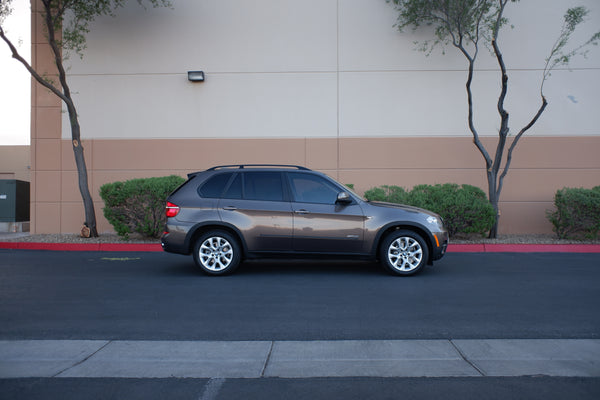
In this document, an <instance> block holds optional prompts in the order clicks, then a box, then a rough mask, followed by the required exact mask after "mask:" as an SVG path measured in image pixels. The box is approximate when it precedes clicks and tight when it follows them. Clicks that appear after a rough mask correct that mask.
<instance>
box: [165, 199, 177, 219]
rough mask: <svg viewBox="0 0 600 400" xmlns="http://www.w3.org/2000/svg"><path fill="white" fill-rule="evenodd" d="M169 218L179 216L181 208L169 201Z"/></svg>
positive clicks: (167, 212)
mask: <svg viewBox="0 0 600 400" xmlns="http://www.w3.org/2000/svg"><path fill="white" fill-rule="evenodd" d="M166 214H167V218H172V217H174V216H176V215H177V214H179V206H178V205H176V204H173V203H171V202H168V201H167V207H166Z"/></svg>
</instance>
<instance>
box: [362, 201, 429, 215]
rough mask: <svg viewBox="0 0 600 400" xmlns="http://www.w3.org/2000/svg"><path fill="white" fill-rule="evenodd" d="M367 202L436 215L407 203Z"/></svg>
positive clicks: (377, 205)
mask: <svg viewBox="0 0 600 400" xmlns="http://www.w3.org/2000/svg"><path fill="white" fill-rule="evenodd" d="M367 204H370V205H372V206H375V207H385V208H399V209H401V210H404V211H408V212H415V213H425V214H428V215H434V216H435V215H436V214H435V213H434V212H432V211H429V210H425V209H423V208H419V207H413V206H407V205H406V204H398V203H386V202H384V201H369V202H367Z"/></svg>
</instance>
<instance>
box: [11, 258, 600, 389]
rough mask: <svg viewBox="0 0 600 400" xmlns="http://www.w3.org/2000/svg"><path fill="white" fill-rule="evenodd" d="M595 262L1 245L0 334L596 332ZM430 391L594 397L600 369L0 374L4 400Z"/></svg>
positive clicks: (166, 336)
mask: <svg viewBox="0 0 600 400" xmlns="http://www.w3.org/2000/svg"><path fill="white" fill-rule="evenodd" d="M599 267H600V254H556V253H554V254H516V253H510V254H509V253H486V254H475V253H450V254H448V255H447V256H446V257H445V258H444V259H443V260H442V261H441V262H438V263H436V265H435V266H434V267H429V268H427V269H426V270H425V271H424V272H423V273H422V274H420V275H417V276H414V277H408V278H401V277H393V276H390V275H387V274H386V273H385V272H384V271H383V270H382V269H380V268H379V267H378V266H377V265H375V264H371V263H362V262H350V263H345V262H328V263H323V262H301V261H294V262H289V261H268V262H250V263H246V264H244V265H242V267H241V268H240V269H239V270H238V271H237V273H236V274H235V275H233V276H228V277H218V278H213V277H207V276H204V275H203V274H201V273H200V272H199V271H198V270H197V269H196V267H195V266H194V264H193V262H192V260H191V258H188V257H183V256H177V255H171V254H165V253H107V252H52V251H25V250H18V251H14V250H0V340H5V341H7V340H8V341H10V340H26V339H31V340H34V341H37V340H42V339H44V340H65V339H72V340H81V339H95V340H111V341H119V340H133V341H139V340H141V341H148V340H158V341H167V340H170V341H200V340H204V341H206V340H217V341H258V340H269V341H291V340H297V341H313V340H333V341H336V340H340V339H344V340H405V339H447V340H452V341H456V340H460V339H534V338H535V339H598V338H599V337H600V313H598V311H597V310H598V306H599V305H600V285H599V283H600V268H599ZM39 343H43V341H41V342H39ZM46 343H48V342H46ZM112 343H113V344H118V342H112ZM520 343H521V342H520ZM437 397H443V398H445V399H461V400H462V399H480V398H487V399H506V398H527V399H544V400H547V399H564V398H577V399H597V398H599V397H600V378H598V377H581V376H579V377H567V376H514V377H490V376H482V377H445V378H444V377H441V378H409V377H405V378H383V377H361V378H356V377H343V378H335V377H329V378H301V379H285V378H269V377H263V378H258V379H235V378H226V379H225V378H211V379H189V378H188V379H176V378H163V379H131V378H129V379H121V378H47V377H46V378H44V377H37V378H15V379H0V399H1V400H5V399H38V398H39V399H42V398H43V399H123V398H127V399H138V398H139V399H142V398H143V399H154V398H156V399H202V400H213V399H218V400H223V399H240V398H244V399H254V398H256V399H259V398H260V399H271V398H286V399H311V400H313V399H336V398H340V399H342V398H343V399H365V398H369V399H396V398H411V399H429V398H437Z"/></svg>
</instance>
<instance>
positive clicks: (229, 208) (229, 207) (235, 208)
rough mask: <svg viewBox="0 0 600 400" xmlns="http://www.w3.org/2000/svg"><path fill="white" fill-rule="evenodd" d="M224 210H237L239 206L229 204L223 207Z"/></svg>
mask: <svg viewBox="0 0 600 400" xmlns="http://www.w3.org/2000/svg"><path fill="white" fill-rule="evenodd" d="M223 210H226V211H235V210H237V207H234V206H227V207H223Z"/></svg>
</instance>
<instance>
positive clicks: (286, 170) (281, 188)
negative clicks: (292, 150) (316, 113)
mask: <svg viewBox="0 0 600 400" xmlns="http://www.w3.org/2000/svg"><path fill="white" fill-rule="evenodd" d="M166 214H167V225H166V229H165V232H164V234H163V235H162V238H161V242H162V247H163V249H164V250H165V251H167V252H171V253H179V254H185V255H189V254H192V255H193V257H194V261H195V262H196V264H197V265H198V266H199V267H200V268H202V270H204V272H206V273H207V274H210V275H222V274H226V273H230V272H232V271H234V270H235V269H236V268H237V267H238V265H239V264H240V262H241V261H242V260H243V259H246V258H264V257H273V256H276V257H281V256H287V257H294V258H298V257H302V256H311V257H314V256H318V257H331V256H334V257H346V258H348V257H350V258H365V259H378V260H379V261H380V262H381V264H382V265H383V266H384V267H385V268H386V269H387V270H388V271H389V272H391V273H393V274H396V275H412V274H415V273H417V272H419V271H420V270H421V269H422V268H423V266H424V265H425V264H428V263H429V264H431V263H432V262H433V261H434V260H438V259H440V258H442V256H443V255H444V253H445V252H446V247H447V245H448V232H447V231H446V229H445V228H444V225H443V222H442V219H441V218H440V216H439V215H437V214H434V213H432V212H430V211H426V210H422V209H419V208H415V207H409V206H405V205H400V204H391V203H379V202H370V201H366V200H364V199H362V198H361V197H360V196H358V195H357V194H355V193H353V192H352V191H350V190H349V189H348V188H347V187H345V186H344V185H342V184H340V183H338V182H336V181H335V180H333V179H331V178H330V177H328V176H327V175H325V174H322V173H320V172H316V171H312V170H310V169H308V168H304V167H299V166H288V165H225V166H219V167H213V168H210V169H207V170H206V171H202V172H195V173H192V174H189V175H188V180H187V181H186V182H185V183H184V184H183V185H181V186H180V187H179V188H177V189H176V190H175V191H174V192H173V193H171V195H170V196H169V197H168V199H167V207H166Z"/></svg>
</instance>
